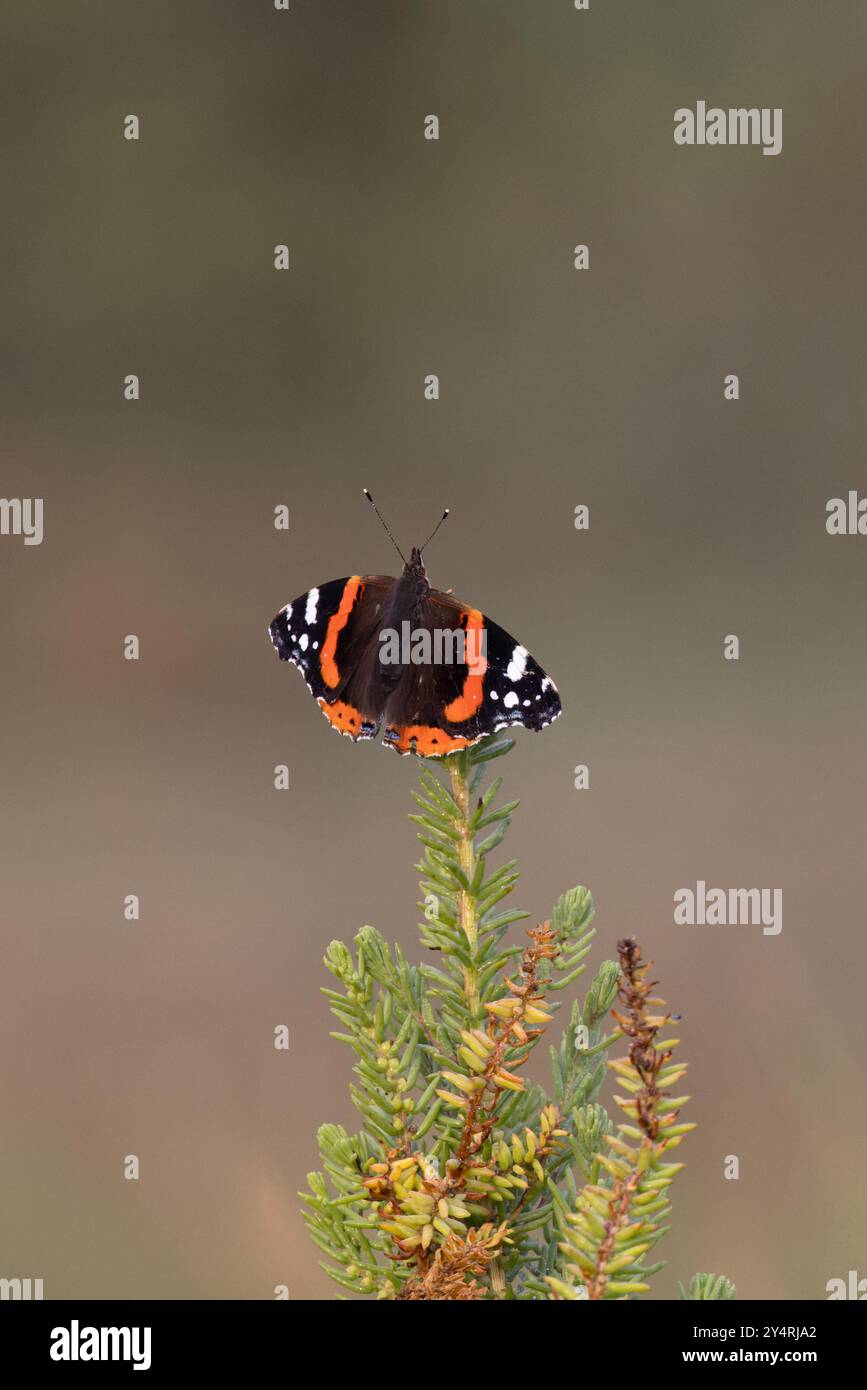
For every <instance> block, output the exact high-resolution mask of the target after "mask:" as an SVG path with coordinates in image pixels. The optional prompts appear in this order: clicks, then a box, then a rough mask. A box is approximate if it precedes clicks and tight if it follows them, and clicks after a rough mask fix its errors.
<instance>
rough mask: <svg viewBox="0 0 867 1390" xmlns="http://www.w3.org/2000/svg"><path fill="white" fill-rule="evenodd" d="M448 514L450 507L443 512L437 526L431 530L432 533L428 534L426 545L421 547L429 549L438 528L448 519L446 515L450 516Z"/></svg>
mask: <svg viewBox="0 0 867 1390" xmlns="http://www.w3.org/2000/svg"><path fill="white" fill-rule="evenodd" d="M448 514H449V508H448V507H446V509H445V511H444V512H443V514H442V516H441V517H440V519H439V521H438V522H437V524H436V526H435V527H434V528H433V530H432V531H431V533H430V535H429V536H428V538H427V540H426V541H425V543H424V545H423V546H420V547H419V548H420V549H421V550H427V548H428V546H429V545H430V543H431V541H432V540H433V538H434V536H435V535H436V533H437V531H438V530H439V529H440V527H441V526H442V524H443V522H444V521H445V519H446V517H447V516H448Z"/></svg>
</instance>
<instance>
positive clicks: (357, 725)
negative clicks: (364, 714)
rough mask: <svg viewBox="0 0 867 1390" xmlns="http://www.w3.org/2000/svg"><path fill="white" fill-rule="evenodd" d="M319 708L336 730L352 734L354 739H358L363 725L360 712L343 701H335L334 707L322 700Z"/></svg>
mask: <svg viewBox="0 0 867 1390" xmlns="http://www.w3.org/2000/svg"><path fill="white" fill-rule="evenodd" d="M319 708H320V709H321V710H322V713H323V714H324V715H325V718H326V719H327V720H328V721H329V723H330V724H333V725H334V727H335V729H339V730H340V732H341V733H342V734H351V735H352V737H353V738H357V737H358V734H359V732H360V730H361V724H362V719H361V711H360V710H357V709H353V707H352V705H347V704H344V702H343V700H335V701H334V704H333V705H326V703H325V701H324V700H320V701H319Z"/></svg>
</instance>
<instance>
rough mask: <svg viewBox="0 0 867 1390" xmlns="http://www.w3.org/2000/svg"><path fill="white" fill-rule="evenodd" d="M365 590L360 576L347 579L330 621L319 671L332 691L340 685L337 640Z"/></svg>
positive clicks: (356, 575) (333, 721)
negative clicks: (338, 603) (335, 654)
mask: <svg viewBox="0 0 867 1390" xmlns="http://www.w3.org/2000/svg"><path fill="white" fill-rule="evenodd" d="M363 590H364V585H363V584H362V582H361V575H360V574H354V575H353V576H352V578H351V579H347V581H346V588H345V589H344V590H343V597H342V598H341V600H340V607H339V608H338V610H337V612H336V613H334V614H333V615H332V616H331V617H330V618H329V619H328V627H327V629H326V632H325V641H324V642H323V644H322V654H321V656H320V666H319V669H320V670H321V672H322V679H323V680H324V681H325V684H326V685H327V686H330V688H331V689H332V690H333V689H334V687H335V686H336V685H339V683H340V672H339V671H338V669H337V662H336V661H335V660H334V653H335V652H336V651H337V639H338V637H339V636H340V634H341V632H342V631H343V629H344V628H345V627H346V624H347V623H348V621H349V615H350V613H351V612H352V610H353V608H354V607H355V603H356V600H357V599H358V598H359V596H360V594H361V593H362V592H363ZM329 717H330V716H329ZM331 722H332V724H334V723H335V722H336V721H335V720H333V719H332V720H331Z"/></svg>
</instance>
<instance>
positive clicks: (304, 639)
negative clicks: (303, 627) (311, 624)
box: [298, 632, 307, 652]
mask: <svg viewBox="0 0 867 1390" xmlns="http://www.w3.org/2000/svg"><path fill="white" fill-rule="evenodd" d="M298 645H299V647H300V648H301V650H302V652H306V650H307V633H306V632H302V634H301V636H300V637H299V638H298Z"/></svg>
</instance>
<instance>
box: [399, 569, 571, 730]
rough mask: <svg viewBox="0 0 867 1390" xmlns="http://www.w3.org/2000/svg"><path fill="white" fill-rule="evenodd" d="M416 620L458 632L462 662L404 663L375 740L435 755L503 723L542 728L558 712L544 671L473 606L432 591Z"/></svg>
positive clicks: (555, 694) (551, 684)
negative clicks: (461, 636)
mask: <svg viewBox="0 0 867 1390" xmlns="http://www.w3.org/2000/svg"><path fill="white" fill-rule="evenodd" d="M421 621H422V622H423V623H424V625H425V626H426V627H428V628H429V629H430V631H431V632H432V633H436V632H438V631H439V632H442V631H444V630H453V631H461V632H463V634H464V642H465V654H466V656H467V660H465V661H458V662H455V661H448V660H445V661H437V660H434V661H432V662H430V663H428V664H420V665H418V666H409V667H407V668H406V669H405V671H404V673H403V675H402V677H401V680H400V683H399V685H398V686H397V687H396V689H395V691H394V692H393V694H392V695H391V697H390V698H389V699H388V701H387V703H386V707H385V721H386V729H385V734H384V736H383V741H384V742H385V743H386V744H387V745H388V747H390V748H393V749H394V750H395V752H398V753H418V754H420V755H422V756H424V757H442V756H443V755H445V754H447V753H452V752H455V751H457V750H458V749H460V748H467V747H469V746H471V745H472V744H473V743H478V741H479V739H482V738H484V737H485V736H486V735H488V734H492V733H496V731H497V730H498V729H503V728H508V727H510V726H511V725H516V724H521V725H523V727H524V728H526V729H533V730H540V729H544V728H545V727H546V725H548V724H550V723H551V722H552V721H553V720H554V719H556V718H557V716H558V715H559V714H560V712H561V709H562V706H561V703H560V696H559V693H558V691H557V687H556V686H555V685H554V682H553V681H552V680H551V677H550V676H549V675H548V674H547V672H546V671H544V670H543V668H542V667H541V666H540V665H539V663H538V662H537V661H536V660H535V659H534V658H533V657H532V656H530V654H529V652H528V651H527V649H526V647H524V646H522V645H521V644H520V643H519V642H517V641H516V640H515V638H514V637H512V636H511V635H510V634H509V633H508V632H506V630H505V628H502V627H500V626H499V624H498V623H495V622H493V621H492V620H491V619H490V618H488V617H487V616H486V615H485V614H483V613H481V612H480V611H479V610H478V609H474V608H470V607H469V606H468V605H466V604H463V603H461V602H460V600H459V599H455V598H453V597H452V596H451V595H449V594H444V593H441V592H439V591H438V590H432V591H431V593H430V595H429V597H428V600H427V602H426V604H425V606H424V609H423V613H422V619H421Z"/></svg>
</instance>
